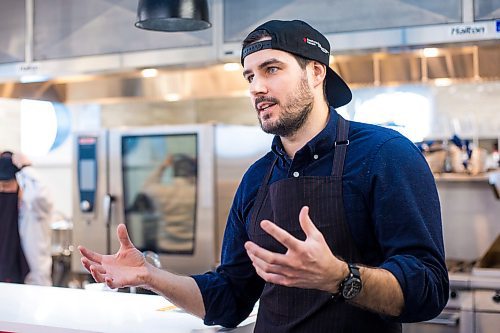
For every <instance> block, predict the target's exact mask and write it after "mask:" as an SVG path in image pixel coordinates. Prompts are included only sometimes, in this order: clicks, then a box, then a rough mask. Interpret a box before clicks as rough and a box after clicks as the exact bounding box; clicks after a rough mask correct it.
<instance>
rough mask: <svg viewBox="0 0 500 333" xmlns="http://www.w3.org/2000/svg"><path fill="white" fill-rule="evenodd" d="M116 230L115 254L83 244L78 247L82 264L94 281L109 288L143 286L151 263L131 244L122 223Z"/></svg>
mask: <svg viewBox="0 0 500 333" xmlns="http://www.w3.org/2000/svg"><path fill="white" fill-rule="evenodd" d="M116 232H117V235H118V239H119V241H120V249H119V250H118V252H117V253H116V254H113V255H103V254H99V253H96V252H93V251H91V250H89V249H87V248H85V247H83V246H79V247H78V250H79V251H80V253H81V254H82V259H81V260H82V264H83V266H84V267H85V269H87V271H89V272H90V274H92V277H93V278H94V279H95V280H96V282H104V283H106V284H107V285H108V287H110V288H122V287H143V286H145V285H146V284H147V281H146V280H147V276H148V273H149V269H150V268H151V267H152V265H150V264H149V263H147V262H146V260H145V259H144V256H143V255H142V253H141V252H140V251H139V250H138V249H137V248H135V246H134V245H133V244H132V242H131V241H130V238H129V236H128V232H127V228H126V227H125V225H124V224H120V225H118V228H117V229H116Z"/></svg>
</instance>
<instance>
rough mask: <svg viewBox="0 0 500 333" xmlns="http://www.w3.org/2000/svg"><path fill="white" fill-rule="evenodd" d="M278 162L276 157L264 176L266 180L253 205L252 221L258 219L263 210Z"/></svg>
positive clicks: (263, 181)
mask: <svg viewBox="0 0 500 333" xmlns="http://www.w3.org/2000/svg"><path fill="white" fill-rule="evenodd" d="M277 161H278V156H275V157H274V160H273V162H272V163H271V166H270V167H269V169H268V170H267V173H266V175H265V176H264V179H263V180H262V184H261V185H260V186H259V191H258V192H257V196H256V197H255V202H254V204H253V207H254V209H253V212H252V218H251V221H253V220H254V219H256V218H257V216H258V214H259V212H260V209H261V208H262V203H263V202H264V199H265V198H266V194H267V188H268V186H269V180H270V179H271V175H272V174H273V169H274V166H275V165H276V162H277Z"/></svg>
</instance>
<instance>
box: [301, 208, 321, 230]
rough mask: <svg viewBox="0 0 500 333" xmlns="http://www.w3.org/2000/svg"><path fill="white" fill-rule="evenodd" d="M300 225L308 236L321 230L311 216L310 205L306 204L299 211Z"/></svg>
mask: <svg viewBox="0 0 500 333" xmlns="http://www.w3.org/2000/svg"><path fill="white" fill-rule="evenodd" d="M299 222H300V227H301V228H302V230H303V231H304V233H305V234H306V237H308V238H309V237H313V236H314V235H315V234H317V233H319V230H318V229H317V228H316V226H315V225H314V223H313V221H312V220H311V218H310V217H309V207H308V206H304V207H302V209H301V210H300V213H299Z"/></svg>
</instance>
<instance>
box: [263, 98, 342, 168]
mask: <svg viewBox="0 0 500 333" xmlns="http://www.w3.org/2000/svg"><path fill="white" fill-rule="evenodd" d="M337 122H338V113H337V111H335V109H334V108H333V107H331V106H330V116H329V117H328V122H327V123H326V126H325V128H324V129H323V130H322V131H321V132H319V133H318V134H317V135H316V136H315V137H314V138H312V139H311V141H309V142H308V143H307V144H306V145H305V146H304V147H302V148H301V149H300V150H299V151H298V152H297V154H300V155H302V154H308V155H310V156H313V155H319V156H323V155H325V154H326V153H328V152H329V151H331V150H332V149H333V147H334V144H335V136H336V133H337ZM271 150H272V151H273V152H274V153H275V154H276V155H277V156H278V157H282V158H284V159H288V156H287V154H286V151H285V148H284V147H283V143H282V142H281V138H280V137H279V136H277V135H276V136H275V137H274V139H273V143H272V145H271Z"/></svg>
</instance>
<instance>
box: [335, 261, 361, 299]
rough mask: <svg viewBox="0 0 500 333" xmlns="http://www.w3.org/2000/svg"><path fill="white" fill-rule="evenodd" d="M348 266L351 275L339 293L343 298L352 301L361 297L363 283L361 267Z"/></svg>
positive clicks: (345, 280)
mask: <svg viewBox="0 0 500 333" xmlns="http://www.w3.org/2000/svg"><path fill="white" fill-rule="evenodd" d="M347 266H348V267H349V275H347V277H346V278H345V279H344V281H342V282H341V283H340V287H339V292H340V295H341V296H342V298H344V299H345V300H350V299H353V298H354V297H356V296H358V295H359V293H360V292H361V289H362V288H363V283H362V282H361V274H360V273H359V267H357V266H355V265H353V264H349V263H348V264H347Z"/></svg>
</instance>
